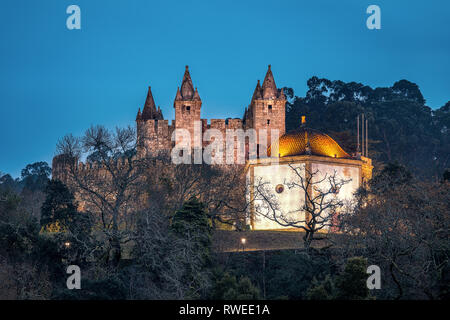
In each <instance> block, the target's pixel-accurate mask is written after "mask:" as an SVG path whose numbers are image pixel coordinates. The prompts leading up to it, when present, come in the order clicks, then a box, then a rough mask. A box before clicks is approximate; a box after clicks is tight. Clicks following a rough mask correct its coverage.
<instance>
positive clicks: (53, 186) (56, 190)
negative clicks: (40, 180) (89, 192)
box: [40, 180, 77, 231]
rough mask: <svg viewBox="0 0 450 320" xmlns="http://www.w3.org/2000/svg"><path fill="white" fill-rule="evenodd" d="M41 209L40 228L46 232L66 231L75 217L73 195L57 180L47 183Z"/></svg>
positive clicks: (75, 209)
mask: <svg viewBox="0 0 450 320" xmlns="http://www.w3.org/2000/svg"><path fill="white" fill-rule="evenodd" d="M45 195H46V197H45V201H44V203H43V204H42V207H41V221H40V223H41V227H42V228H44V230H47V231H68V230H69V229H70V227H73V226H71V224H73V223H74V220H75V219H76V216H77V208H76V205H75V204H74V197H73V194H72V193H71V192H70V191H69V189H67V187H66V186H65V185H64V184H63V183H62V182H61V181H59V180H51V181H49V183H48V185H47V187H46V188H45Z"/></svg>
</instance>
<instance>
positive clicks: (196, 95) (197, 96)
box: [193, 87, 200, 100]
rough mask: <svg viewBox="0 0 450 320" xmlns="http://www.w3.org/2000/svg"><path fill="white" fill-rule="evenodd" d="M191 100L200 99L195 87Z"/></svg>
mask: <svg viewBox="0 0 450 320" xmlns="http://www.w3.org/2000/svg"><path fill="white" fill-rule="evenodd" d="M193 100H200V95H199V94H198V91H197V87H195V92H194V98H193Z"/></svg>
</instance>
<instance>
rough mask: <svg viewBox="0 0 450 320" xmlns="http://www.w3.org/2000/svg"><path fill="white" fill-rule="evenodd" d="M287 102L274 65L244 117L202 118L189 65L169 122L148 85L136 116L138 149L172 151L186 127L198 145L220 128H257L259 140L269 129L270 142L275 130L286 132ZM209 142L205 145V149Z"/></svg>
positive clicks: (257, 88)
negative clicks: (176, 132)
mask: <svg viewBox="0 0 450 320" xmlns="http://www.w3.org/2000/svg"><path fill="white" fill-rule="evenodd" d="M285 105H286V97H285V95H284V93H283V89H278V88H277V86H276V84H275V80H274V77H273V74H272V70H271V67H270V65H269V66H268V70H267V73H266V76H265V78H264V81H263V83H262V85H261V84H260V81H259V80H258V82H257V84H256V88H255V90H254V93H253V96H252V98H251V102H250V105H249V106H248V108H245V112H244V116H243V118H242V119H239V118H237V119H236V118H235V119H230V118H228V119H211V121H210V123H208V120H207V119H202V118H201V115H200V113H201V108H202V100H201V98H200V95H199V93H198V90H197V88H194V85H193V82H192V79H191V75H190V73H189V68H188V66H186V70H185V72H184V76H183V80H182V82H181V87H178V89H177V93H176V96H175V100H174V103H173V107H174V108H175V120H172V123H171V124H169V121H168V120H165V119H164V117H163V114H162V111H161V109H160V108H159V107H158V108H156V105H155V101H154V99H153V95H152V91H151V88H150V87H149V88H148V93H147V98H146V100H145V104H144V108H143V110H142V112H141V109H140V108H139V110H138V113H137V116H136V127H137V138H138V150H137V153H138V155H140V156H146V155H149V154H155V153H158V152H160V151H170V150H171V149H172V148H173V147H174V146H175V144H176V143H175V142H176V141H172V134H173V132H174V130H175V129H177V130H178V129H185V130H187V131H188V132H189V134H190V137H191V139H192V141H191V146H194V145H195V138H196V136H198V134H199V133H200V134H201V132H205V131H206V130H208V129H217V130H219V131H220V132H221V133H222V135H223V136H225V134H226V130H227V129H232V130H236V129H242V130H247V129H255V130H256V133H257V139H258V141H259V132H260V130H262V129H263V130H267V141H270V139H271V135H270V133H271V131H272V130H278V133H279V135H280V136H281V135H283V134H284V133H285ZM195 123H200V124H201V131H200V132H196V130H195V128H194V125H195ZM205 145H206V143H204V142H203V145H202V146H201V147H202V148H204V147H205Z"/></svg>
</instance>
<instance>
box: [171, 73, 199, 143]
mask: <svg viewBox="0 0 450 320" xmlns="http://www.w3.org/2000/svg"><path fill="white" fill-rule="evenodd" d="M173 107H174V108H175V129H186V130H188V131H189V133H190V135H191V147H194V140H195V139H194V122H195V121H198V122H200V121H201V120H200V111H201V107H202V100H201V99H200V96H199V94H198V91H197V88H195V89H194V85H193V84H192V79H191V75H190V74H189V67H188V66H186V70H185V72H184V76H183V81H182V82H181V89H180V88H178V89H177V94H176V96H175V101H174V103H173ZM200 134H201V133H200ZM200 139H201V137H200ZM179 141H180V140H178V137H177V142H179Z"/></svg>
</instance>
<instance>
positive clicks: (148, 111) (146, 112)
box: [142, 86, 164, 120]
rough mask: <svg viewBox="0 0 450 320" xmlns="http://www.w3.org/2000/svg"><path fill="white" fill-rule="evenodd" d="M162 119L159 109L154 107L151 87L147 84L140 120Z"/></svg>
mask: <svg viewBox="0 0 450 320" xmlns="http://www.w3.org/2000/svg"><path fill="white" fill-rule="evenodd" d="M150 119H154V120H162V119H164V118H163V115H162V112H161V110H160V109H159V108H158V110H157V109H156V106H155V100H153V94H152V89H151V87H150V86H149V87H148V92H147V98H146V99H145V104H144V109H143V110H142V120H150Z"/></svg>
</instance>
